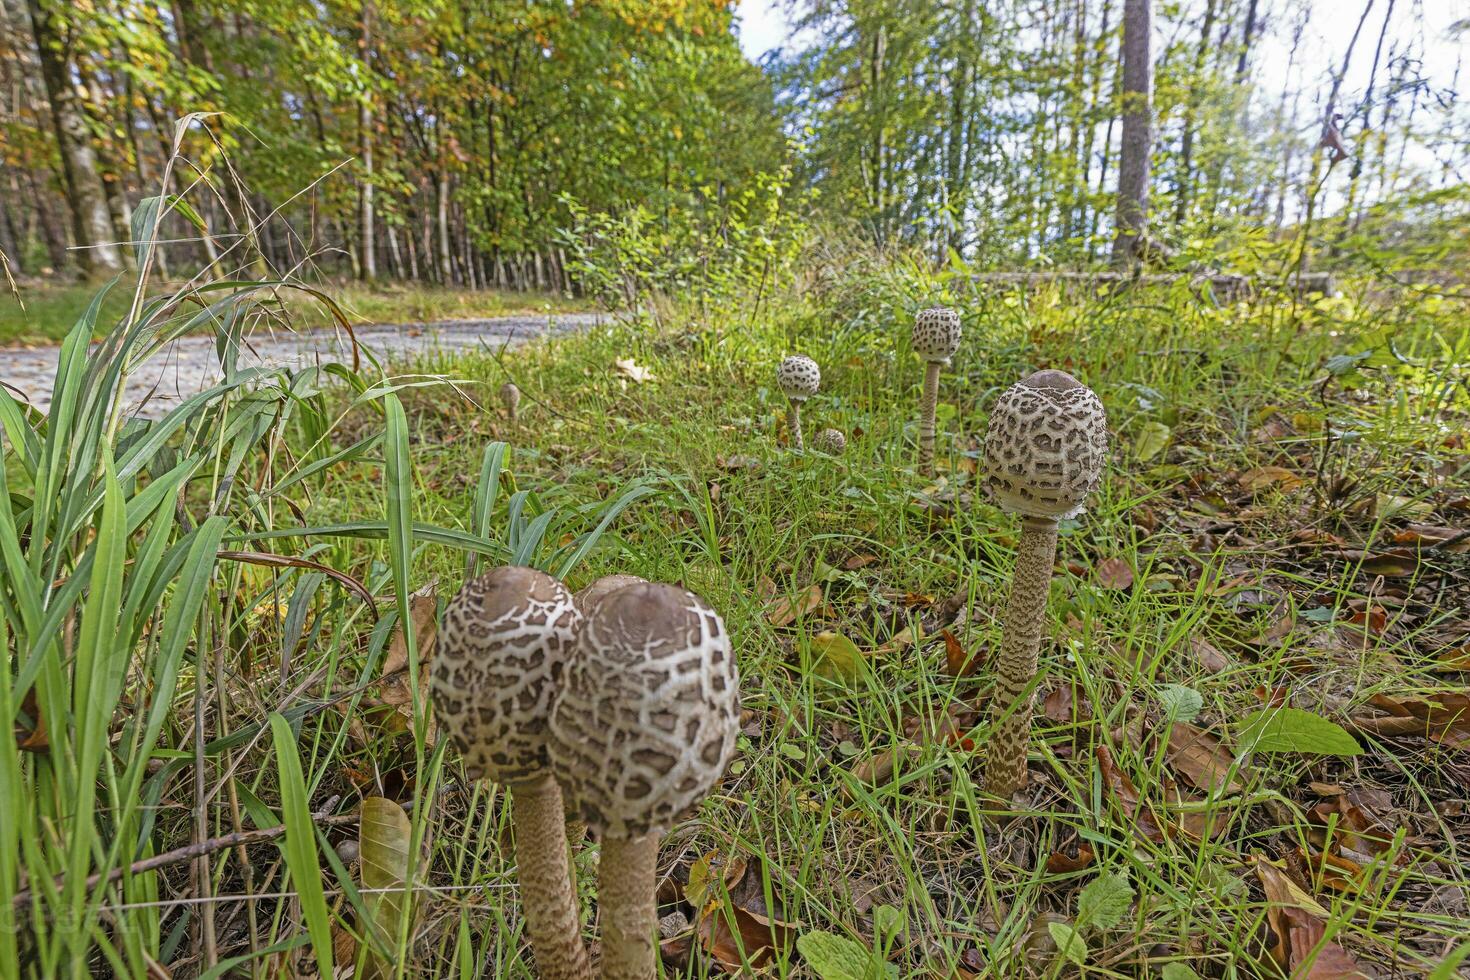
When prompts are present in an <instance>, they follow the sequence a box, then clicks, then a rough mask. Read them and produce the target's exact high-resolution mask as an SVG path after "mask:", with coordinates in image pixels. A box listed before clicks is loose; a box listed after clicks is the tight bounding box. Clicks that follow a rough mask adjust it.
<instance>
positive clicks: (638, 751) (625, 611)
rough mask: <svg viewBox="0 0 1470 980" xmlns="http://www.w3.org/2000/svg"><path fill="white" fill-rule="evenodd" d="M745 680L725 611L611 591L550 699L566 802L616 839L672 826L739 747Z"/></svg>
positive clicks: (665, 592)
mask: <svg viewBox="0 0 1470 980" xmlns="http://www.w3.org/2000/svg"><path fill="white" fill-rule="evenodd" d="M739 685H740V678H739V676H738V674H737V672H736V669H735V655H734V652H733V651H732V650H731V647H730V635H729V633H728V632H727V631H726V630H725V624H724V621H723V620H721V619H720V616H719V614H718V613H716V612H715V611H714V610H713V609H711V608H710V607H709V605H708V604H707V603H706V602H705V601H704V600H703V599H701V598H699V596H697V595H695V594H694V593H692V592H688V591H686V590H684V589H681V588H679V587H677V586H674V585H662V584H648V583H644V584H641V585H631V586H627V587H626V588H622V589H619V590H618V591H616V592H614V593H612V594H611V595H608V596H606V597H604V598H603V599H602V601H601V602H599V603H598V604H597V605H596V607H595V608H593V610H592V612H591V614H590V615H588V617H587V620H586V622H585V623H584V625H583V628H582V631H581V633H579V634H578V636H577V643H576V648H575V650H574V651H573V655H572V659H571V661H570V662H569V663H568V665H567V671H566V676H565V677H564V678H563V680H562V683H561V685H560V688H559V690H558V693H557V698H556V703H555V704H554V705H553V706H552V709H551V760H552V764H553V766H554V767H555V771H556V777H557V779H558V781H560V782H561V784H562V789H563V791H564V792H565V794H566V799H567V805H568V810H569V812H571V813H573V814H575V815H576V816H578V817H580V818H581V819H583V820H585V821H586V822H587V823H588V825H589V826H591V827H592V828H594V829H595V830H596V831H598V832H599V833H600V834H604V835H606V836H609V837H614V838H618V839H630V838H635V837H642V836H644V835H645V834H652V833H663V832H664V831H666V830H668V829H669V827H670V826H672V825H673V822H674V820H675V818H676V817H677V816H678V815H679V813H680V812H681V811H683V810H684V809H685V808H686V807H688V806H690V805H691V804H693V803H694V802H696V801H697V800H699V799H700V798H701V797H702V796H704V795H705V793H707V792H708V791H709V788H710V787H711V786H713V785H714V783H715V781H716V780H718V779H719V778H720V775H721V774H722V773H723V772H724V771H725V766H726V765H728V764H729V762H730V757H731V756H732V755H733V754H734V751H735V734H736V730H737V728H738V726H739V717H740V694H739Z"/></svg>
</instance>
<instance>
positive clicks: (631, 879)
mask: <svg viewBox="0 0 1470 980" xmlns="http://www.w3.org/2000/svg"><path fill="white" fill-rule="evenodd" d="M658 838H659V835H658V834H647V835H645V836H643V837H634V838H632V839H619V838H616V837H605V838H604V839H603V841H602V858H601V861H600V864H599V873H598V886H597V903H598V904H597V908H598V913H597V914H598V918H600V919H601V920H602V978H603V980H652V978H653V977H654V976H656V975H657V972H658V964H657V963H656V962H655V959H654V943H653V930H654V927H655V923H656V920H657V918H658V916H657V911H656V909H655V907H654V892H655V885H656V882H655V880H654V879H655V875H656V872H657V870H658Z"/></svg>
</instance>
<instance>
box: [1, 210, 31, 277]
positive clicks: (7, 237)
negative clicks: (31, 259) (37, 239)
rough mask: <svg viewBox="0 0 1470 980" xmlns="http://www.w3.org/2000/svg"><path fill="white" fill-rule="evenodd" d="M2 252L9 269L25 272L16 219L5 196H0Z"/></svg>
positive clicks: (14, 271)
mask: <svg viewBox="0 0 1470 980" xmlns="http://www.w3.org/2000/svg"><path fill="white" fill-rule="evenodd" d="M0 252H3V253H4V254H5V265H6V266H7V267H8V268H9V271H11V272H13V273H21V272H25V266H24V265H23V264H22V263H23V262H24V259H23V258H22V257H21V254H20V235H19V234H18V233H17V231H16V228H15V221H14V219H13V218H12V217H11V215H10V208H8V207H6V205H5V199H4V198H3V197H0ZM0 275H3V273H0Z"/></svg>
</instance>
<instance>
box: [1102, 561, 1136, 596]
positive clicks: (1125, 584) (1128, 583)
mask: <svg viewBox="0 0 1470 980" xmlns="http://www.w3.org/2000/svg"><path fill="white" fill-rule="evenodd" d="M1096 572H1097V584H1098V585H1100V586H1102V587H1103V588H1104V589H1127V588H1131V587H1132V585H1133V568H1132V567H1131V566H1130V565H1129V564H1128V562H1126V561H1125V560H1123V559H1122V558H1104V559H1103V560H1102V561H1100V562H1098V563H1097V568H1096Z"/></svg>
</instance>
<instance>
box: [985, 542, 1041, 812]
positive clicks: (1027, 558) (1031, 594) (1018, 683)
mask: <svg viewBox="0 0 1470 980" xmlns="http://www.w3.org/2000/svg"><path fill="white" fill-rule="evenodd" d="M1056 556H1057V522H1056V521H1055V520H1051V519H1047V518H1041V517H1025V518H1022V520H1021V542H1020V545H1019V546H1018V547H1017V549H1016V570H1015V573H1014V575H1013V577H1012V580H1011V594H1010V598H1009V599H1008V600H1007V601H1006V612H1005V622H1004V623H1002V626H1001V640H1000V659H999V663H998V664H997V666H996V692H995V695H994V699H995V700H994V704H995V714H994V715H993V717H994V718H996V719H997V721H996V726H995V730H994V731H993V732H992V733H991V736H990V743H989V748H988V749H987V750H986V757H985V791H986V792H987V793H991V794H994V795H996V796H999V797H1001V798H1009V797H1010V796H1011V795H1012V794H1013V793H1015V792H1016V790H1018V789H1020V788H1021V787H1022V786H1024V785H1025V784H1026V746H1027V743H1028V742H1029V741H1030V735H1031V696H1032V695H1031V692H1032V690H1033V688H1032V680H1033V679H1034V678H1035V677H1036V663H1037V652H1038V651H1039V650H1040V649H1041V629H1042V624H1043V623H1044V622H1045V616H1046V599H1047V593H1048V592H1050V591H1051V567H1052V563H1053V562H1055V561H1056Z"/></svg>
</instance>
